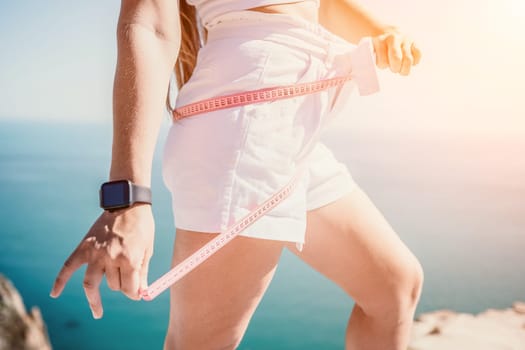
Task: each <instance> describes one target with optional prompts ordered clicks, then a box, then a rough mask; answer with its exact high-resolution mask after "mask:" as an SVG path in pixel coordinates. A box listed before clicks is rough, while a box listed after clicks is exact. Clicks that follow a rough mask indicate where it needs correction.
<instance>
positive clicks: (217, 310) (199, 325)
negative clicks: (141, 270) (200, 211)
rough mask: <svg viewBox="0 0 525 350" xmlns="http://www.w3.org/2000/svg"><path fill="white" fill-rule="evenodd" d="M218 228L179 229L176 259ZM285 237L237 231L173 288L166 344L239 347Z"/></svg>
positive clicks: (175, 349)
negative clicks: (201, 230)
mask: <svg viewBox="0 0 525 350" xmlns="http://www.w3.org/2000/svg"><path fill="white" fill-rule="evenodd" d="M213 237H215V235H214V234H209V233H199V232H194V231H187V230H181V229H177V232H176V238H175V248H174V253H173V264H176V263H178V262H180V261H181V260H183V259H184V258H185V257H187V256H188V255H190V254H191V253H192V252H194V251H196V250H197V249H198V248H200V247H202V246H203V245H204V244H205V243H206V242H208V241H209V240H211V239H212V238H213ZM283 246H284V242H281V241H270V240H262V239H255V238H247V237H237V238H235V239H234V240H233V241H232V242H230V243H229V244H228V245H226V246H225V247H224V248H222V249H221V250H220V251H218V252H217V253H215V255H213V256H212V257H211V258H209V259H208V260H207V261H206V262H204V263H203V264H202V265H200V266H198V267H197V268H196V269H195V270H194V271H192V272H191V273H190V274H188V275H187V276H186V277H184V278H183V279H182V280H180V281H179V282H177V283H176V284H175V285H174V286H173V287H172V288H171V290H170V296H171V299H170V302H171V305H170V322H169V329H168V333H167V336H166V340H165V345H164V348H165V349H166V350H168V349H169V350H180V349H182V350H184V349H207V350H215V349H235V348H236V347H237V346H238V345H239V343H240V342H241V340H242V337H243V335H244V333H245V331H246V328H247V326H248V323H249V321H250V319H251V317H252V315H253V313H254V312H255V309H256V308H257V305H258V304H259V302H260V300H261V298H262V296H263V294H264V292H265V291H266V289H267V287H268V285H269V284H270V281H271V279H272V277H273V275H274V272H275V269H276V267H277V263H278V261H279V257H280V255H281V252H282V248H283Z"/></svg>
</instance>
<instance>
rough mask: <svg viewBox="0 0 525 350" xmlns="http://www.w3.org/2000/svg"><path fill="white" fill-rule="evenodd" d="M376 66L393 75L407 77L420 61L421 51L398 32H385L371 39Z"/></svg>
mask: <svg viewBox="0 0 525 350" xmlns="http://www.w3.org/2000/svg"><path fill="white" fill-rule="evenodd" d="M373 44H374V51H375V53H376V65H377V67H378V68H381V69H384V68H387V67H389V68H390V70H391V71H392V72H393V73H399V74H401V75H408V74H409V73H410V70H411V68H412V66H415V65H417V64H418V63H419V61H420V60H421V51H420V50H419V48H418V47H417V46H416V45H415V44H414V43H413V41H412V40H410V39H408V38H406V37H405V36H403V35H402V34H400V33H399V32H387V33H385V34H382V35H379V36H376V37H374V38H373Z"/></svg>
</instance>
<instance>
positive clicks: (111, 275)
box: [104, 264, 120, 291]
mask: <svg viewBox="0 0 525 350" xmlns="http://www.w3.org/2000/svg"><path fill="white" fill-rule="evenodd" d="M104 270H105V272H106V280H107V281H108V287H109V289H111V290H114V291H117V290H120V269H119V268H118V267H117V266H114V265H111V264H106V267H105V269H104Z"/></svg>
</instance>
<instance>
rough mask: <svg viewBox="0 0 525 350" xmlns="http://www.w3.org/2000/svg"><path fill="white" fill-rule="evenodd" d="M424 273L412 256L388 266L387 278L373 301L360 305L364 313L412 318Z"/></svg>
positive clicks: (384, 316) (395, 317) (396, 317)
mask: <svg viewBox="0 0 525 350" xmlns="http://www.w3.org/2000/svg"><path fill="white" fill-rule="evenodd" d="M423 281H424V272H423V268H422V266H421V264H420V262H419V261H418V260H417V258H416V257H414V256H412V257H411V258H410V259H408V261H405V262H399V263H397V264H396V265H395V266H390V269H389V274H388V276H387V277H386V278H385V279H384V280H383V283H382V286H383V287H382V288H379V290H378V291H377V293H374V294H375V296H374V298H372V299H373V300H372V301H371V302H370V303H368V304H367V305H360V306H361V307H362V308H363V310H364V311H365V313H367V314H370V315H374V316H378V317H381V318H383V319H389V318H393V319H396V320H399V319H400V318H404V317H410V318H412V317H413V314H414V312H415V309H416V306H417V303H418V302H419V298H420V296H421V291H422V289H423Z"/></svg>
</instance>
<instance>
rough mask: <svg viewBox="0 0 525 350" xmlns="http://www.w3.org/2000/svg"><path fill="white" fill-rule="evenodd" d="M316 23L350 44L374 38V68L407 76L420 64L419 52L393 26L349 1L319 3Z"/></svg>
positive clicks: (333, 0) (338, 0)
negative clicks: (375, 65) (387, 69)
mask: <svg viewBox="0 0 525 350" xmlns="http://www.w3.org/2000/svg"><path fill="white" fill-rule="evenodd" d="M319 22H320V23H321V24H322V25H323V26H324V27H326V28H327V29H328V30H330V31H331V32H333V33H334V34H337V35H338V36H340V37H342V38H343V39H345V40H347V41H349V42H351V43H354V44H355V43H358V42H359V40H361V38H363V37H365V36H370V37H372V38H373V43H374V49H375V53H376V64H377V66H378V67H379V68H387V67H389V68H390V70H391V71H392V72H394V73H400V74H401V75H408V74H409V73H410V68H411V67H412V66H413V65H416V64H418V63H419V61H420V59H421V52H420V50H419V48H418V47H417V46H416V45H415V44H414V42H413V41H412V40H411V39H409V38H408V37H406V36H405V35H403V34H402V33H401V32H400V31H399V30H398V29H397V28H396V27H395V26H392V25H387V24H385V23H382V22H380V21H379V20H378V19H376V18H374V17H373V16H372V15H371V14H369V13H368V12H367V11H366V10H365V9H364V8H363V7H361V6H360V5H358V4H357V2H356V1H352V0H321V6H320V8H319Z"/></svg>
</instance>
